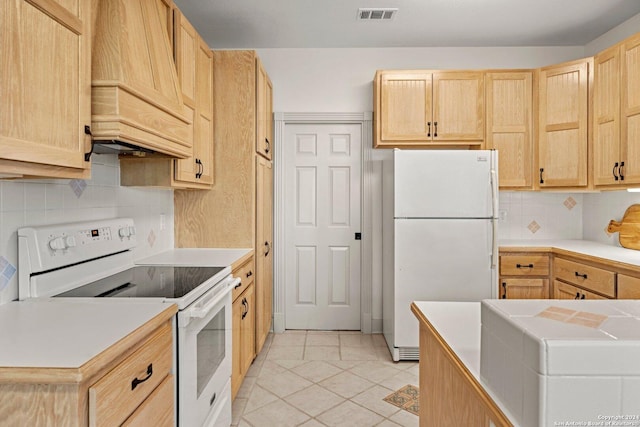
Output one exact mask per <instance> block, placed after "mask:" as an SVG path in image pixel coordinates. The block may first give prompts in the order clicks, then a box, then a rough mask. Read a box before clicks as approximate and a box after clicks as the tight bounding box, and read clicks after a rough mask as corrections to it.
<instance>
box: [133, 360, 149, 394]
mask: <svg viewBox="0 0 640 427" xmlns="http://www.w3.org/2000/svg"><path fill="white" fill-rule="evenodd" d="M151 375H153V363H149V366H147V376H146V377H144V378H142V379H138V378H137V377H136V378H134V379H133V381H131V390H134V389H135V388H136V387H138V384H142V383H143V382H145V381H146V380H148V379H149V378H151Z"/></svg>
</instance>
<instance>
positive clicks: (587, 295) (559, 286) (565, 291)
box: [553, 280, 608, 299]
mask: <svg viewBox="0 0 640 427" xmlns="http://www.w3.org/2000/svg"><path fill="white" fill-rule="evenodd" d="M553 298H554V299H608V298H605V297H603V296H601V295H598V294H594V293H593V292H589V291H587V290H584V289H582V288H578V287H577V286H573V285H570V284H568V283H563V282H561V281H559V280H554V281H553Z"/></svg>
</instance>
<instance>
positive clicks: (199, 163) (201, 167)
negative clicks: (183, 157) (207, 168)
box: [196, 159, 204, 179]
mask: <svg viewBox="0 0 640 427" xmlns="http://www.w3.org/2000/svg"><path fill="white" fill-rule="evenodd" d="M196 165H198V172H196V179H200V178H202V174H203V173H204V167H203V165H202V161H201V160H200V159H196Z"/></svg>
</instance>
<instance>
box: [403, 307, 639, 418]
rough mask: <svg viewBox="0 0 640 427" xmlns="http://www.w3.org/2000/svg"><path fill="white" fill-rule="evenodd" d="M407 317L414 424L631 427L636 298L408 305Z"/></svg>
mask: <svg viewBox="0 0 640 427" xmlns="http://www.w3.org/2000/svg"><path fill="white" fill-rule="evenodd" d="M411 310H412V311H413V313H414V314H415V315H416V317H417V318H418V320H419V323H420V390H421V393H420V399H421V400H420V425H421V426H431V425H434V426H435V425H469V426H490V425H495V426H511V425H514V426H518V425H520V426H524V427H530V426H549V425H629V426H639V425H640V301H629V300H627V301H615V300H594V301H574V300H569V301H563V300H485V301H483V302H482V303H480V302H414V303H413V304H412V306H411ZM607 422H609V424H607ZM617 422H624V423H626V424H616V423H617ZM571 423H574V424H571ZM589 423H591V424H589Z"/></svg>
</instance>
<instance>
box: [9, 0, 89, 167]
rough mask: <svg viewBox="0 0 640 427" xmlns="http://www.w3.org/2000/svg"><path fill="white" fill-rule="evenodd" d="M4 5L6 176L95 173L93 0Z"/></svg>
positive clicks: (15, 2) (12, 2)
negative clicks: (88, 156)
mask: <svg viewBox="0 0 640 427" xmlns="http://www.w3.org/2000/svg"><path fill="white" fill-rule="evenodd" d="M1 3H2V4H1V5H0V39H1V40H2V43H0V57H1V58H2V59H1V61H2V62H1V63H2V77H0V99H1V100H2V101H1V106H0V129H2V130H1V131H0V145H1V146H2V150H0V177H21V176H26V177H29V176H37V177H52V178H88V177H89V176H90V168H91V162H89V161H85V156H84V154H85V153H86V152H88V151H89V150H90V149H91V139H90V137H89V136H88V135H86V134H85V126H87V127H88V126H89V125H91V45H90V44H91V35H90V25H89V21H90V18H89V17H90V12H91V11H90V9H89V4H90V2H87V1H81V0H67V1H56V0H48V1H35V0H31V1H3V2H1Z"/></svg>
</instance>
